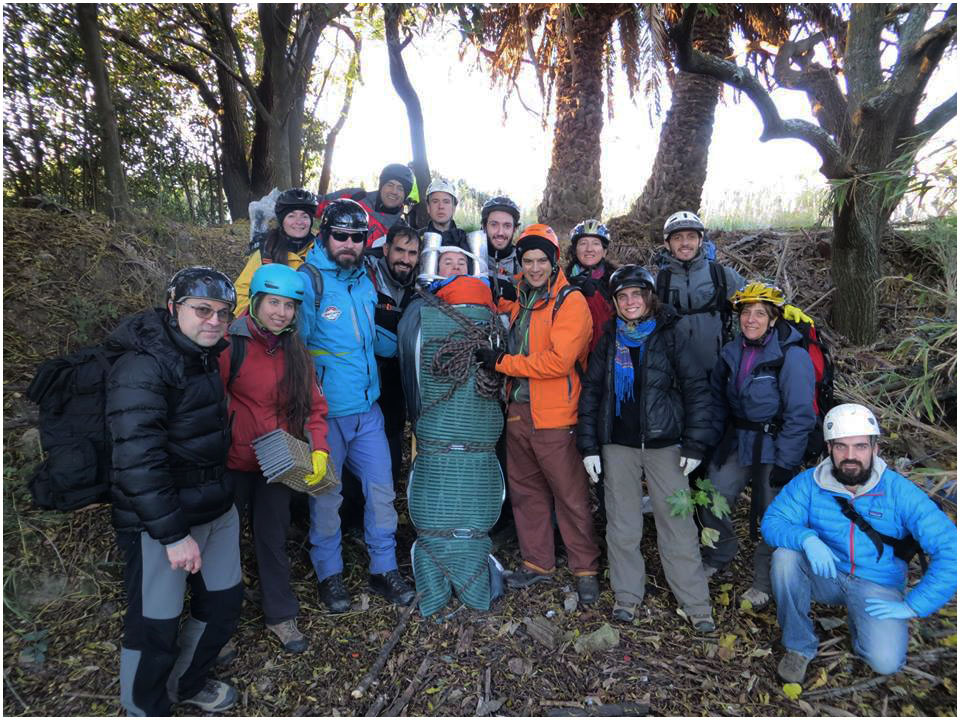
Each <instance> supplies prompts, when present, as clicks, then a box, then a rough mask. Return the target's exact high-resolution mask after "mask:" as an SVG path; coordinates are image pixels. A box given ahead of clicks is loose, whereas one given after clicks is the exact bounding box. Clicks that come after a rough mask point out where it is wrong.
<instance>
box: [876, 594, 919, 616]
mask: <svg viewBox="0 0 960 720" xmlns="http://www.w3.org/2000/svg"><path fill="white" fill-rule="evenodd" d="M866 605H867V613H869V614H870V615H873V617H875V618H877V619H879V620H909V619H910V618H915V617H916V616H917V613H916V611H915V610H914V609H913V608H912V607H910V606H909V605H907V603H906V601H904V600H884V599H883V598H867V603H866Z"/></svg>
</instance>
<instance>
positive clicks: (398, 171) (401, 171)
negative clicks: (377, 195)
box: [377, 163, 413, 197]
mask: <svg viewBox="0 0 960 720" xmlns="http://www.w3.org/2000/svg"><path fill="white" fill-rule="evenodd" d="M391 180H396V181H397V182H398V183H400V184H401V185H403V191H404V197H408V196H409V195H410V193H411V192H412V191H413V171H412V170H411V169H410V168H408V167H407V166H406V165H401V164H400V163H390V164H389V165H387V166H386V167H384V168H383V170H381V171H380V184H379V185H378V186H377V189H378V190H379V189H380V188H382V187H383V186H384V185H386V184H387V183H388V182H390V181H391Z"/></svg>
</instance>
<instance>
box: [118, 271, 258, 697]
mask: <svg viewBox="0 0 960 720" xmlns="http://www.w3.org/2000/svg"><path fill="white" fill-rule="evenodd" d="M236 304H237V294H236V291H235V290H234V287H233V284H232V283H231V282H230V280H229V278H227V276H226V275H224V274H223V273H221V272H218V271H216V270H213V269H211V268H206V267H190V268H186V269H184V270H181V271H180V272H178V273H177V274H176V275H174V276H173V278H172V279H171V280H170V283H169V286H168V288H167V306H166V308H157V309H155V310H146V311H144V312H141V313H137V314H136V315H133V316H131V317H129V318H127V319H126V320H125V321H124V322H123V323H122V324H121V325H120V326H119V327H118V328H117V329H116V330H115V331H114V332H113V333H112V334H111V335H110V337H109V338H108V339H107V345H108V346H110V347H112V348H116V349H122V350H125V351H126V352H125V353H124V354H122V355H120V356H119V357H118V358H117V360H116V362H115V363H114V365H113V367H112V369H111V371H110V375H109V378H108V381H107V396H106V414H107V422H108V423H109V426H110V433H111V435H112V438H113V469H114V480H113V483H112V484H111V500H112V504H113V524H114V527H115V528H116V529H117V542H118V544H119V546H120V549H121V551H122V552H123V554H124V558H125V562H126V568H125V570H124V575H123V578H124V585H125V589H126V594H127V612H126V615H125V616H124V620H123V625H124V633H123V646H122V649H121V651H120V700H121V703H122V704H123V707H124V708H125V709H126V710H127V712H128V713H129V714H130V715H161V716H163V715H169V714H170V706H171V703H172V702H178V701H179V702H181V703H186V704H190V705H193V706H195V707H197V708H200V709H201V710H203V711H204V712H221V711H224V710H226V709H228V708H229V707H231V706H232V705H233V704H234V703H235V702H236V698H237V691H236V690H235V689H234V688H233V687H231V686H230V685H228V684H227V683H224V682H221V681H219V680H213V679H211V678H208V677H207V676H208V672H209V670H210V668H211V666H212V665H213V662H214V660H215V659H216V657H217V653H218V652H219V651H220V649H221V648H222V647H223V646H224V644H225V643H226V642H227V640H229V639H230V636H231V635H232V634H233V632H234V630H235V628H236V625H237V620H238V619H239V617H240V603H241V600H242V597H243V595H242V586H241V584H240V545H239V527H240V526H239V521H238V518H237V510H236V508H235V507H234V505H233V490H234V489H233V486H232V485H231V484H230V482H229V481H228V479H227V477H226V476H225V474H224V469H225V466H224V461H225V459H226V456H227V450H228V449H229V447H230V423H229V421H228V418H227V402H226V397H225V395H224V389H223V382H222V381H221V379H220V377H219V372H218V365H217V355H218V354H219V353H220V352H221V351H222V350H223V349H224V348H225V347H227V342H226V341H225V340H224V339H223V336H224V333H225V332H226V330H227V326H228V324H229V322H230V319H231V318H232V317H233V310H234V308H235V307H236ZM188 585H189V587H190V617H189V618H188V619H187V620H186V622H185V623H184V624H183V627H182V629H180V614H181V612H182V611H183V597H184V590H185V587H186V586H188ZM178 630H179V633H178ZM178 634H179V638H178Z"/></svg>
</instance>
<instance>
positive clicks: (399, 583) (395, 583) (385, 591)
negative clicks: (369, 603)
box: [370, 570, 416, 605]
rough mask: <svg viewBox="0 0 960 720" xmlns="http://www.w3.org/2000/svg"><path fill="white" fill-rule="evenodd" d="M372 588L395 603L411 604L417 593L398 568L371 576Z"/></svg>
mask: <svg viewBox="0 0 960 720" xmlns="http://www.w3.org/2000/svg"><path fill="white" fill-rule="evenodd" d="M370 589H371V590H373V592H375V593H376V594H377V595H383V597H385V598H386V599H387V600H388V601H390V602H392V603H393V604H395V605H409V604H410V601H411V600H413V596H414V595H416V593H415V592H414V590H413V588H412V587H410V583H408V582H407V581H406V580H404V579H403V577H402V576H401V575H400V573H399V572H398V571H397V570H391V571H390V572H385V573H383V574H382V575H371V576H370Z"/></svg>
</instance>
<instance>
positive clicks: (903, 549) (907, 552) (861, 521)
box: [833, 495, 927, 571]
mask: <svg viewBox="0 0 960 720" xmlns="http://www.w3.org/2000/svg"><path fill="white" fill-rule="evenodd" d="M833 499H834V500H836V501H837V505H839V506H840V512H841V513H843V516H844V517H845V518H847V520H849V521H850V522H852V523H853V524H854V525H856V526H857V527H858V528H859V529H860V531H861V532H863V534H864V535H866V536H867V537H868V538H870V541H871V542H872V543H873V544H874V547H876V548H877V559H878V560H879V559H880V556H881V555H883V546H884V545H889V546H890V547H891V548H892V549H893V554H894V555H895V556H896V557H898V558H900V559H901V560H903V561H904V562H907V563H909V562H910V560H911V559H912V558H913V556H914V555H916V554H917V553H918V552H919V553H920V564H921V565H922V566H923V569H924V571H926V569H927V558H926V556H925V555H924V553H923V549H922V548H921V547H920V543H918V542H917V540H916V538H914V537H913V535H911V534H910V533H907V534H906V535H904V536H903V537H902V538H895V537H893V536H891V535H884V534H883V533H882V532H880V531H879V530H877V529H876V528H875V527H873V526H872V525H871V524H870V523H868V522H867V520H866V518H864V517H863V515H861V514H860V513H858V512H857V510H856V508H854V507H853V503H852V502H850V499H849V498H845V497H841V496H840V495H834V496H833Z"/></svg>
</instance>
